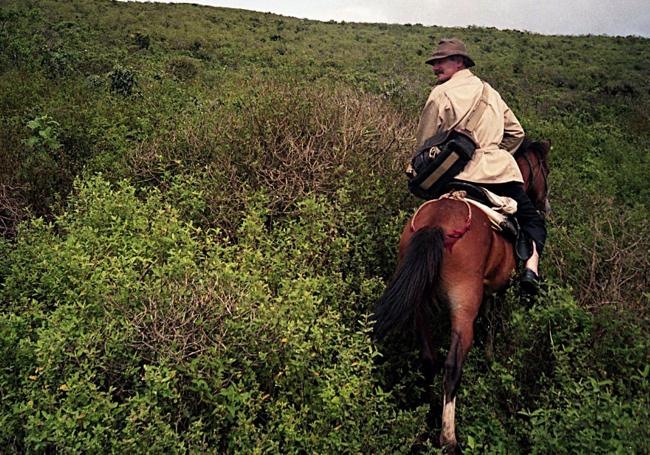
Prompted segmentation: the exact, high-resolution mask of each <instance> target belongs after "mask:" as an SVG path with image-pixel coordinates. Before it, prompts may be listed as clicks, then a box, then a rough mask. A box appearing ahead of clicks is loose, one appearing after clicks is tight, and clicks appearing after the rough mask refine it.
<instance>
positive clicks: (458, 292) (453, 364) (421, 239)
mask: <svg viewBox="0 0 650 455" xmlns="http://www.w3.org/2000/svg"><path fill="white" fill-rule="evenodd" d="M549 149H550V144H549V143H548V142H529V141H526V142H525V143H524V144H523V145H522V146H521V147H520V148H519V150H518V151H517V153H516V154H515V159H516V160H517V163H518V164H519V167H520V169H521V172H522V176H523V177H524V189H525V191H526V193H527V194H528V195H529V197H530V198H531V201H532V202H533V204H535V206H536V207H537V208H538V210H540V211H541V212H545V211H547V210H548V209H549V204H548V199H547V192H548V185H547V175H548V172H549V169H548V165H547V157H548V153H549ZM515 267H516V260H515V254H514V250H513V246H512V244H511V243H510V242H509V241H508V240H506V239H505V238H504V237H502V236H501V235H500V234H498V233H497V232H496V231H494V230H493V229H492V228H491V227H490V221H489V220H488V218H487V216H486V215H485V214H484V213H483V212H482V211H481V210H479V209H477V208H476V207H475V206H473V205H471V204H469V203H467V202H465V201H462V200H456V199H445V198H443V199H438V200H435V201H428V202H426V203H424V204H423V205H422V206H420V208H419V209H418V211H417V212H416V214H415V215H413V217H412V218H411V219H410V220H409V221H408V223H407V224H406V226H405V227H404V231H403V232H402V236H401V238H400V243H399V265H398V267H397V270H396V272H395V275H394V277H393V279H392V281H391V284H390V285H389V286H388V288H387V289H386V291H385V292H384V294H383V296H382V298H381V299H380V301H379V303H378V305H377V309H376V313H375V317H376V325H375V329H376V333H377V334H378V335H380V336H381V335H383V334H385V333H387V332H388V331H390V330H392V329H395V328H408V327H412V328H413V330H414V331H415V332H416V334H417V336H418V338H419V341H420V345H421V353H422V358H423V366H424V370H425V371H424V373H425V377H426V378H427V379H430V378H431V377H432V376H433V375H434V374H435V373H436V372H437V371H436V370H437V369H439V368H440V366H439V363H438V362H437V361H436V348H435V346H434V343H433V333H432V331H431V330H430V328H429V322H428V321H427V314H428V313H429V312H430V311H429V308H430V307H431V306H432V305H433V306H437V307H442V306H444V305H446V307H447V308H448V310H449V317H450V322H451V346H450V348H449V353H448V355H447V358H446V360H445V362H444V377H443V392H444V398H443V410H442V433H441V435H440V444H441V446H442V447H444V448H446V449H447V450H450V451H452V452H453V451H456V450H459V449H458V447H457V442H456V432H455V427H454V414H455V403H456V392H457V389H458V385H459V381H460V377H461V370H462V366H463V361H464V360H465V357H466V356H467V353H468V352H469V350H470V347H471V345H472V340H473V337H474V320H475V319H476V316H477V314H478V312H479V308H480V307H481V303H482V302H483V297H484V295H485V294H486V292H488V293H489V292H493V291H496V290H499V289H502V288H504V287H505V286H506V285H507V284H508V282H509V281H510V278H511V276H512V274H513V272H514V271H515Z"/></svg>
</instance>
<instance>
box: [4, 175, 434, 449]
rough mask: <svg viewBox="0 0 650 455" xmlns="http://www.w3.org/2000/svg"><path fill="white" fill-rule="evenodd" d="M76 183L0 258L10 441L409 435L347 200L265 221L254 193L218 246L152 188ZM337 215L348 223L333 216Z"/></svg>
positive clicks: (377, 442)
mask: <svg viewBox="0 0 650 455" xmlns="http://www.w3.org/2000/svg"><path fill="white" fill-rule="evenodd" d="M76 192H77V194H76V196H75V197H74V198H73V199H72V200H71V201H70V205H69V209H68V211H67V212H66V213H65V214H63V215H62V216H61V217H59V218H58V219H57V220H56V221H55V223H54V224H46V223H44V222H43V221H41V220H35V221H34V222H33V223H31V225H30V226H28V227H27V226H26V227H25V229H24V230H23V231H22V232H21V234H20V235H19V237H18V238H17V244H16V246H15V247H14V248H12V249H11V251H10V252H9V254H6V255H5V254H3V255H2V257H3V260H2V263H1V264H0V273H1V276H2V277H3V281H4V286H3V288H2V293H1V294H0V302H2V308H3V312H2V318H1V322H0V327H1V328H2V333H3V336H2V351H1V354H0V355H1V357H2V364H3V365H11V366H12V367H11V368H9V369H3V370H2V371H1V376H0V388H1V389H2V391H3V396H5V397H11V401H7V400H4V401H3V405H2V408H1V411H0V415H1V416H2V419H3V423H4V424H5V425H3V427H2V430H0V431H1V433H0V435H1V438H2V441H3V442H2V444H3V445H4V446H5V447H13V448H14V449H15V450H27V451H49V450H61V449H63V448H66V449H67V450H72V451H81V450H106V449H108V450H115V451H123V450H138V451H144V450H147V451H150V450H156V451H158V450H161V451H162V450H176V451H185V450H200V449H201V448H205V447H220V448H221V449H223V450H227V451H233V452H234V451H237V452H239V451H255V450H272V451H282V452H302V451H312V450H313V451H317V452H339V451H354V452H358V451H364V452H365V451H369V452H376V451H383V450H389V449H390V450H391V451H403V450H404V448H406V447H408V446H409V441H410V439H411V438H412V435H413V434H415V433H416V431H415V430H416V428H417V426H418V425H419V424H420V423H419V422H421V420H420V419H421V417H420V416H419V414H418V413H416V412H405V411H402V410H400V409H399V408H397V407H396V404H395V402H394V400H393V398H392V397H391V394H390V393H387V392H384V391H382V390H381V389H380V388H379V386H378V382H377V377H376V367H375V365H374V360H375V358H376V356H377V351H376V350H375V349H374V347H373V346H372V343H371V340H370V336H369V330H370V329H369V327H368V323H367V319H366V318H364V317H363V316H360V315H362V314H363V313H364V312H365V311H367V310H368V309H369V308H370V307H371V305H372V300H373V299H374V298H376V296H377V294H378V293H379V292H380V290H381V282H380V281H377V280H374V279H366V278H364V275H363V269H359V270H356V273H355V274H354V275H351V276H345V275H343V274H341V273H340V270H343V269H346V270H355V269H354V268H352V269H351V268H350V263H352V264H355V267H361V265H362V262H360V261H356V260H353V259H352V258H354V256H355V255H356V254H361V252H355V250H354V242H353V241H352V240H353V238H352V233H351V232H350V231H349V229H353V230H357V229H362V228H363V226H364V225H363V218H362V217H361V218H359V214H356V215H351V214H347V213H342V212H339V211H337V210H335V208H334V207H332V206H330V205H329V204H327V203H325V201H318V200H313V199H312V200H306V201H304V203H301V204H300V206H299V212H298V214H297V217H296V218H295V219H294V220H291V221H287V222H281V223H279V224H277V225H274V226H273V227H272V229H270V230H269V229H268V220H267V219H266V216H267V213H268V212H267V210H266V208H265V206H266V205H267V202H266V198H265V197H261V196H260V197H259V198H258V199H257V200H256V201H251V203H252V205H251V206H250V207H249V210H250V212H249V215H248V216H247V218H246V219H245V221H244V222H243V223H242V225H241V227H240V231H239V236H240V242H239V243H238V244H228V242H227V241H225V240H224V239H222V238H220V236H219V233H218V232H215V231H209V232H203V231H201V230H199V229H197V228H195V227H194V226H193V225H192V224H191V223H187V222H183V221H182V220H180V219H179V217H178V216H179V213H178V212H177V210H176V209H175V208H174V207H173V206H172V205H170V204H169V202H166V196H165V195H164V194H162V193H160V192H159V191H157V190H151V191H148V192H147V193H146V194H145V198H144V199H140V198H138V197H137V196H136V194H135V188H133V187H132V186H130V185H129V184H127V183H121V184H120V185H119V186H117V187H116V188H114V189H112V188H111V186H110V185H109V184H108V183H107V182H106V181H104V180H103V179H102V178H95V179H92V180H90V181H88V182H86V183H83V184H78V186H77V190H76ZM351 216H353V217H354V218H350V217H351ZM340 217H344V218H345V219H346V220H348V221H350V220H351V219H357V220H358V221H357V223H359V222H360V223H361V224H354V223H347V229H345V230H343V229H341V228H340V227H339V226H341V224H340V221H341V220H340ZM351 261H352V262H351ZM186 434H189V435H190V437H189V438H188V437H186Z"/></svg>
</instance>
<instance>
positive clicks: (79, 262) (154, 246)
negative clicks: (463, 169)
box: [0, 0, 650, 453]
mask: <svg viewBox="0 0 650 455" xmlns="http://www.w3.org/2000/svg"><path fill="white" fill-rule="evenodd" d="M449 36H457V37H459V38H461V39H463V40H465V42H466V43H467V45H468V47H469V50H470V53H471V54H472V56H473V57H474V59H475V60H476V62H477V67H476V68H475V72H476V73H477V74H478V75H479V76H480V77H482V78H484V79H485V80H487V81H489V82H490V83H491V84H492V85H493V86H494V87H496V88H497V89H498V90H499V91H500V92H501V94H502V95H503V97H504V99H505V100H506V101H507V103H508V104H509V105H510V106H511V107H512V109H513V110H514V111H515V113H516V114H517V116H518V117H519V119H520V121H521V122H522V124H523V125H524V127H525V129H526V130H527V132H528V134H529V135H530V136H532V137H533V138H538V139H542V138H544V139H550V140H551V141H552V143H553V150H552V162H551V203H552V205H553V209H554V211H553V213H552V214H551V216H550V217H549V220H548V222H549V233H550V237H549V243H548V247H547V249H546V251H547V253H546V254H545V258H544V260H543V270H544V272H545V275H546V277H547V281H548V286H547V290H546V291H545V294H544V296H543V297H542V298H541V299H540V301H539V303H538V305H536V306H535V307H534V308H533V309H531V310H530V311H526V310H524V309H523V308H521V307H520V306H519V304H518V302H517V299H516V298H515V296H514V294H515V293H514V292H512V293H510V294H508V295H507V296H506V297H505V298H504V299H502V301H500V302H498V303H497V304H496V305H495V306H494V307H493V309H492V311H491V312H489V313H487V314H484V315H482V316H481V318H480V320H479V322H478V332H479V334H478V337H477V347H476V348H475V349H474V350H473V351H472V353H471V355H470V358H469V361H468V364H467V367H466V370H465V375H466V376H465V378H466V381H465V382H464V384H463V385H462V387H461V392H460V393H461V395H460V398H459V410H458V412H459V416H458V419H459V428H460V435H459V436H460V441H461V444H463V446H464V448H465V449H466V450H467V451H468V452H470V453H473V452H476V453H485V452H492V453H494V452H497V453H503V452H504V451H508V452H512V453H519V452H521V453H527V452H537V453H556V452H571V453H573V452H593V453H611V452H615V451H620V452H624V453H630V452H646V451H648V450H650V447H649V446H648V444H649V443H648V441H649V440H650V434H649V433H650V430H649V428H648V425H647V421H648V418H649V417H650V416H649V415H648V409H650V407H649V406H648V399H647V397H648V394H649V392H650V390H648V373H650V366H649V365H650V362H649V359H648V352H650V349H649V348H650V337H649V336H648V328H649V324H648V322H649V321H648V310H647V306H648V296H649V291H648V282H647V275H646V271H647V270H648V268H649V266H650V264H649V260H648V255H647V253H648V251H649V250H650V240H648V239H649V237H650V228H649V227H648V226H649V223H648V210H649V208H650V185H649V184H648V175H650V164H649V161H650V160H649V156H648V155H649V154H648V151H649V147H648V143H649V140H650V120H649V117H648V112H650V81H649V80H648V78H647V75H648V74H650V41H649V40H648V39H643V38H638V37H602V36H581V37H565V36H542V35H534V34H530V33H521V32H516V31H499V30H496V29H486V28H477V27H469V28H459V29H450V28H442V27H424V26H422V25H419V24H414V25H385V24H353V23H336V22H329V23H322V22H316V21H308V20H298V19H293V18H287V17H282V16H277V15H273V14H261V13H253V12H247V11H240V10H234V9H223V8H209V7H202V6H194V5H177V4H176V5H156V4H150V3H133V4H130V3H121V2H119V3H118V2H111V1H84V0H75V1H70V2H58V1H11V0H10V1H7V0H5V1H2V2H1V3H0V73H1V77H0V112H1V114H2V115H1V116H0V122H1V124H0V153H1V154H2V155H1V156H0V230H2V235H3V240H2V241H0V308H1V310H2V311H0V396H2V397H3V399H2V402H1V403H0V423H1V424H0V447H3V448H4V449H5V450H7V451H18V452H51V451H58V450H62V449H63V448H64V447H65V448H67V449H68V450H70V451H72V452H77V451H99V450H102V451H104V450H108V451H114V452H123V451H125V450H134V451H137V452H144V451H160V452H162V451H165V452H166V451H176V452H188V451H189V452H198V451H200V452H204V451H219V452H223V451H225V452H262V451H268V452H283V453H284V452H290V453H293V452H305V451H309V452H318V453H334V452H336V453H338V452H367V453H373V452H374V453H392V452H409V450H410V449H411V447H412V446H414V445H417V446H418V447H419V448H420V449H421V450H422V451H425V452H426V451H432V452H434V451H435V449H434V448H433V447H432V441H435V437H434V438H432V439H431V440H430V441H426V439H427V436H428V435H430V434H435V431H436V429H435V428H434V429H433V430H432V431H430V430H428V429H427V426H426V418H425V415H426V412H427V411H428V405H425V404H424V392H423V387H422V384H421V380H420V378H419V375H418V373H417V371H418V360H417V355H416V354H415V348H414V345H413V344H412V343H409V341H408V340H404V341H403V342H402V344H401V345H400V344H393V345H391V346H384V347H382V351H381V353H380V351H378V350H377V347H376V346H374V344H373V343H372V341H371V339H370V336H369V330H370V328H369V323H368V314H369V313H370V311H371V309H372V306H373V303H374V301H375V300H376V299H377V298H378V296H379V295H380V294H381V292H382V290H383V287H384V285H385V280H386V279H387V278H388V277H389V276H390V274H391V273H392V270H393V267H394V265H395V254H396V243H397V239H398V236H399V232H400V230H401V227H402V224H403V223H404V222H405V220H406V219H407V217H408V215H409V213H412V210H413V209H414V208H415V207H416V205H417V203H418V201H417V200H415V199H414V198H412V197H411V196H410V195H409V194H408V192H407V191H406V185H405V181H404V177H403V169H404V164H405V162H406V161H407V160H408V158H409V157H410V155H411V153H412V147H413V144H414V138H413V135H414V130H415V125H416V123H417V118H418V114H419V111H420V109H421V107H422V105H423V103H424V100H425V99H426V97H427V95H428V93H429V90H430V87H431V83H432V77H431V72H430V69H429V67H428V66H426V65H424V64H423V63H422V62H423V61H424V60H425V58H426V56H427V55H428V54H429V53H430V52H431V49H432V47H433V46H434V45H435V43H436V42H437V41H438V40H439V39H440V38H442V37H449ZM436 387H437V388H438V390H441V386H440V384H436ZM422 441H425V442H422Z"/></svg>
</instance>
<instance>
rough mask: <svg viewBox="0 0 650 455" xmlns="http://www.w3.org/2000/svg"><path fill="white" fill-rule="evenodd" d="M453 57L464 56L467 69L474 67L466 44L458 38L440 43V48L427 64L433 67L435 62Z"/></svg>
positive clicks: (443, 40)
mask: <svg viewBox="0 0 650 455" xmlns="http://www.w3.org/2000/svg"><path fill="white" fill-rule="evenodd" d="M452 55H462V56H463V57H465V58H466V59H467V65H466V66H467V68H469V67H471V66H474V65H475V63H474V60H472V57H470V56H469V54H468V53H467V48H466V47H465V43H463V42H462V41H461V40H459V39H456V38H449V39H442V40H440V42H439V43H438V48H437V49H436V50H435V51H434V52H433V55H432V56H431V57H429V59H428V60H427V61H426V63H427V64H429V65H432V64H433V61H434V60H440V59H441V58H446V57H451V56H452Z"/></svg>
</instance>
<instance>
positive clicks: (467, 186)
mask: <svg viewBox="0 0 650 455" xmlns="http://www.w3.org/2000/svg"><path fill="white" fill-rule="evenodd" d="M444 192H445V194H444V195H443V196H442V197H451V198H453V199H464V200H466V201H467V202H469V203H470V204H472V205H473V206H475V207H477V208H479V209H480V210H481V211H483V213H485V214H486V215H487V217H488V219H489V220H490V225H491V226H492V229H494V230H495V231H497V232H499V233H500V234H501V235H503V237H505V238H506V239H507V240H509V241H510V242H511V243H512V244H513V246H514V249H515V254H516V256H517V258H518V259H519V260H521V261H526V260H527V259H528V258H530V256H531V255H532V254H533V245H532V240H531V239H530V238H529V237H528V236H527V235H526V234H525V232H523V231H522V230H521V229H520V227H519V223H518V222H517V219H516V218H515V217H514V214H515V212H516V211H517V202H516V201H514V200H513V199H511V198H509V197H505V196H498V195H496V194H494V193H492V192H491V191H489V190H487V189H485V188H482V187H480V186H478V185H474V184H472V183H468V182H459V181H452V182H450V183H449V184H447V186H446V188H445V191H444Z"/></svg>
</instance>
